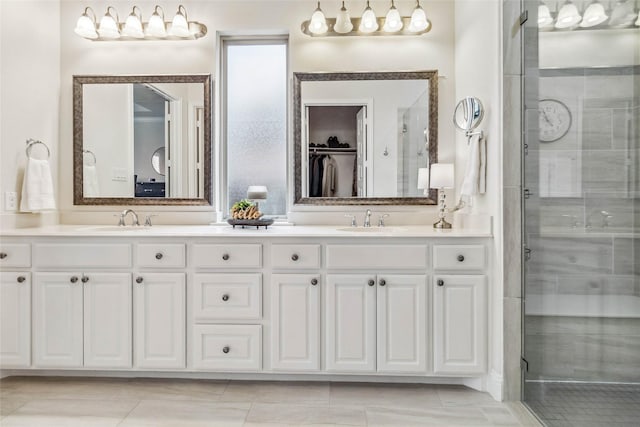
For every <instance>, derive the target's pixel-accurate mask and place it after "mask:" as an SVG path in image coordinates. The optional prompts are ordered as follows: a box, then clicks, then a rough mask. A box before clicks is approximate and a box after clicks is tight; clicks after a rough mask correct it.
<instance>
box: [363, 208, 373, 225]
mask: <svg viewBox="0 0 640 427" xmlns="http://www.w3.org/2000/svg"><path fill="white" fill-rule="evenodd" d="M362 226H363V227H371V209H367V211H366V212H365V214H364V224H362Z"/></svg>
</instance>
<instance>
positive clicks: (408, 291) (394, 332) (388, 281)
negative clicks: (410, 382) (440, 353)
mask: <svg viewBox="0 0 640 427" xmlns="http://www.w3.org/2000/svg"><path fill="white" fill-rule="evenodd" d="M426 280H427V279H426V276H423V275H398V274H393V275H391V274H390V275H383V274H379V275H378V286H377V287H378V300H377V304H378V313H377V314H378V319H377V323H378V360H377V363H378V372H407V373H425V372H426V370H427V358H426V354H427V322H426V308H427V306H426V304H427V298H426V294H427V292H426V291H427V289H426V285H427V283H426Z"/></svg>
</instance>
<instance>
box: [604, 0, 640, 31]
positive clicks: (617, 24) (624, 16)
mask: <svg viewBox="0 0 640 427" xmlns="http://www.w3.org/2000/svg"><path fill="white" fill-rule="evenodd" d="M636 16H637V15H636V14H635V12H634V11H633V3H632V2H630V1H629V0H626V1H619V2H618V3H616V5H615V7H614V8H613V11H612V12H611V19H610V20H609V26H611V27H614V28H625V27H629V26H631V25H633V21H634V20H635V19H636Z"/></svg>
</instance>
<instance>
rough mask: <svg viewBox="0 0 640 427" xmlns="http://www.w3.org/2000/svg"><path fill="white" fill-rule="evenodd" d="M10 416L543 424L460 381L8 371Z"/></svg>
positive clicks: (237, 422) (19, 420)
mask: <svg viewBox="0 0 640 427" xmlns="http://www.w3.org/2000/svg"><path fill="white" fill-rule="evenodd" d="M0 416H1V418H0V425H1V426H3V427H10V426H34V427H48V426H81V427H92V426H126V427H132V426H163V427H164V426H175V427H192V426H207V427H217V426H220V427H233V426H239V427H242V426H244V427H259V426H262V427H276V426H300V425H304V426H316V427H317V426H402V427H412V426H416V427H417V426H440V427H455V426H539V425H540V424H538V422H537V421H535V419H534V418H533V417H532V416H531V415H530V414H529V413H528V412H527V410H526V409H525V408H524V407H523V406H522V405H521V404H520V403H519V402H514V403H500V402H496V401H494V400H493V399H492V398H491V397H490V396H489V395H488V394H486V393H480V392H477V391H474V390H471V389H468V388H465V387H462V386H437V385H408V384H402V385H392V384H367V383H329V382H251V381H213V380H179V379H172V380H164V379H163V380H160V379H139V378H136V379H113V378H99V379H91V378H61V377H47V378H38V377H36V378H30V377H9V378H5V379H2V380H1V381H0Z"/></svg>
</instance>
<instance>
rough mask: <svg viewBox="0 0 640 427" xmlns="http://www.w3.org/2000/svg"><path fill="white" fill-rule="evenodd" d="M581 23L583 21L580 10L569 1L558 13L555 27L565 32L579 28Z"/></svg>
mask: <svg viewBox="0 0 640 427" xmlns="http://www.w3.org/2000/svg"><path fill="white" fill-rule="evenodd" d="M580 21H582V16H580V12H578V8H577V7H576V5H575V4H573V3H572V2H571V0H567V1H566V2H565V3H564V4H563V5H562V7H561V8H560V12H558V19H556V25H555V27H556V28H558V29H560V30H565V29H568V28H572V27H575V26H577V25H578V24H579V23H580Z"/></svg>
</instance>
